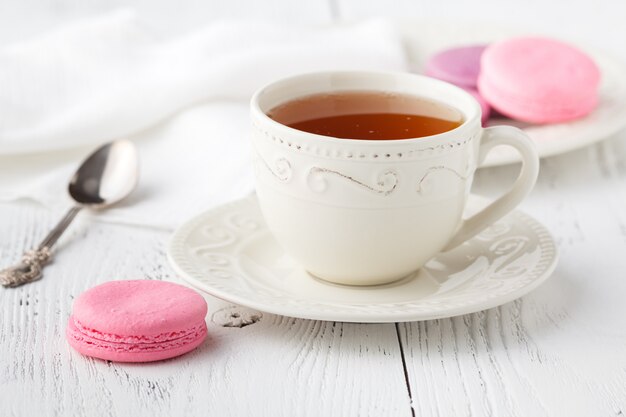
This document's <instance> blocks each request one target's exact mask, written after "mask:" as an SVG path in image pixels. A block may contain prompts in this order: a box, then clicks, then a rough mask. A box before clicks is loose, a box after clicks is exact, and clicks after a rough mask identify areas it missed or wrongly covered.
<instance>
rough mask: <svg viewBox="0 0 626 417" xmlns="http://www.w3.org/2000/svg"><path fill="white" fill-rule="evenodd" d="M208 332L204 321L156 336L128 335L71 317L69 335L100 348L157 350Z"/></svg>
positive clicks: (135, 350) (179, 344)
mask: <svg viewBox="0 0 626 417" xmlns="http://www.w3.org/2000/svg"><path fill="white" fill-rule="evenodd" d="M206 333H207V328H206V324H205V323H204V321H202V323H198V324H196V325H194V326H192V327H190V328H188V329H185V330H182V331H180V332H171V333H162V334H158V335H155V336H126V335H116V334H110V333H102V332H99V331H97V330H94V329H89V328H87V327H85V326H82V325H81V324H80V323H79V322H78V321H77V320H75V319H74V317H70V320H69V323H68V327H67V336H68V338H69V339H70V341H72V340H73V341H76V342H78V343H81V344H84V345H85V344H86V345H91V346H93V347H95V348H98V349H104V350H108V351H115V352H123V353H127V352H155V351H165V350H169V349H177V348H180V347H182V346H187V345H189V344H190V343H192V342H193V341H195V340H197V339H204V337H205V336H206Z"/></svg>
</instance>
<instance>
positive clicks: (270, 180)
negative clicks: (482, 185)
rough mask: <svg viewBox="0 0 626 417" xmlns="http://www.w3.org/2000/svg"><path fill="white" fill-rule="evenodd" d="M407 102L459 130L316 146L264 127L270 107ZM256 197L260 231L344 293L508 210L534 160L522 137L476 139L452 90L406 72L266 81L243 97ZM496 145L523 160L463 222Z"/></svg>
mask: <svg viewBox="0 0 626 417" xmlns="http://www.w3.org/2000/svg"><path fill="white" fill-rule="evenodd" d="M355 90H356V91H380V92H391V93H402V94H410V95H415V96H418V97H422V98H425V99H431V100H436V101H439V102H443V103H445V104H447V105H449V106H452V107H454V108H456V109H458V110H459V111H460V112H461V113H462V114H463V117H464V122H463V124H462V125H461V126H459V127H458V128H456V129H453V130H450V131H448V132H445V133H441V134H438V135H434V136H428V137H422V138H415V139H399V140H384V141H377V140H352V139H338V138H333V137H327V136H320V135H316V134H312V133H307V132H303V131H299V130H296V129H293V128H290V127H287V126H285V125H282V124H280V123H278V122H276V121H274V120H272V119H271V118H270V117H268V116H267V114H266V113H267V112H268V111H269V110H271V109H272V108H274V107H275V106H277V105H279V104H283V103H285V102H287V101H290V100H293V99H295V98H299V97H302V96H306V95H311V94H316V93H324V92H338V91H355ZM251 111H252V122H253V126H254V133H253V144H254V149H255V172H256V181H257V184H256V190H257V195H258V199H259V203H260V205H261V210H262V212H263V216H264V218H265V220H266V221H267V225H268V227H269V230H270V231H271V232H272V233H273V235H274V236H275V238H276V239H277V241H278V243H279V244H280V245H281V246H282V247H283V248H284V250H285V251H286V252H287V253H288V254H290V255H291V256H292V257H293V258H294V259H295V260H296V261H297V262H299V263H300V264H301V265H302V266H303V267H304V268H305V269H306V270H307V271H309V272H310V273H311V274H313V275H315V276H317V277H319V278H322V279H324V280H327V281H331V282H335V283H341V284H350V285H374V284H383V283H388V282H391V281H394V280H397V279H400V278H403V277H405V276H407V275H409V274H410V273H411V272H413V271H415V270H417V269H419V268H420V267H421V266H422V265H424V264H425V263H426V262H427V261H428V260H429V259H430V258H432V257H433V256H434V255H435V254H437V253H438V252H440V251H442V250H448V249H451V248H454V247H456V246H458V245H460V244H461V243H463V242H465V241H466V240H468V239H470V238H471V237H473V236H475V235H476V234H477V233H479V232H480V231H482V230H483V229H485V228H486V227H487V226H489V225H490V224H492V223H494V222H495V221H497V220H498V219H500V218H501V217H502V216H504V215H505V214H506V213H508V212H509V211H511V210H512V209H513V208H515V206H517V205H518V204H519V203H520V201H522V199H524V197H525V196H526V195H527V194H528V193H529V192H530V190H531V189H532V188H533V186H534V184H535V181H536V179H537V174H538V171H539V158H538V155H537V152H536V151H535V148H534V145H533V143H532V141H531V140H530V139H529V138H528V137H527V136H526V134H524V133H523V132H522V131H521V130H519V129H516V128H513V127H508V126H497V127H488V128H482V127H481V123H480V117H481V114H480V106H479V105H478V103H477V102H476V101H475V100H474V98H473V97H472V96H471V95H470V94H468V93H467V92H465V91H463V90H462V89H460V88H457V87H455V86H453V85H450V84H447V83H445V82H442V81H438V80H435V79H431V78H428V77H423V76H419V75H414V74H408V73H389V72H322V73H312V74H305V75H299V76H295V77H291V78H286V79H283V80H280V81H277V82H274V83H272V84H270V85H268V86H266V87H264V88H262V89H261V90H259V91H258V92H257V93H256V94H255V95H254V97H253V98H252V103H251ZM497 145H509V146H512V147H514V148H515V149H517V151H518V152H519V153H520V154H521V157H522V161H523V165H522V169H521V172H520V174H519V177H518V178H517V181H516V182H515V184H514V185H513V188H512V189H511V190H510V191H508V192H507V193H506V194H505V195H504V196H502V197H500V198H499V199H497V200H496V201H494V202H493V203H492V204H491V205H490V206H489V207H487V208H486V209H484V210H483V211H481V212H479V213H478V214H476V215H474V216H472V217H470V218H469V219H466V220H463V219H462V214H463V209H464V207H465V204H466V201H467V197H468V195H469V192H470V187H471V184H472V180H473V176H474V172H475V170H476V167H477V166H478V165H479V164H480V163H481V161H483V160H484V158H485V156H486V155H487V153H488V152H489V151H490V150H491V149H492V148H493V147H495V146H497Z"/></svg>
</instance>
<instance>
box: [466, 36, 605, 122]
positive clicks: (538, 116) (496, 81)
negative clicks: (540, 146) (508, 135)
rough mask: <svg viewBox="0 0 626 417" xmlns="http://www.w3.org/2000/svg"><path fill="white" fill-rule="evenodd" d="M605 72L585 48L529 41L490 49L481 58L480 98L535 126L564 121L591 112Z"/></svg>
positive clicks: (511, 41)
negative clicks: (587, 53) (601, 74)
mask: <svg viewBox="0 0 626 417" xmlns="http://www.w3.org/2000/svg"><path fill="white" fill-rule="evenodd" d="M599 83H600V71H599V69H598V67H597V65H596V64H595V63H594V61H593V60H592V59H591V58H590V57H589V56H588V55H586V54H585V53H584V52H582V51H580V50H579V49H577V48H575V47H573V46H571V45H568V44H566V43H564V42H560V41H557V40H554V39H548V38H540V37H523V38H513V39H508V40H504V41H501V42H497V43H494V44H492V45H490V46H489V47H488V48H487V49H486V50H485V52H484V53H483V54H482V58H481V71H480V75H479V77H478V90H479V92H480V94H481V95H482V96H483V97H484V98H485V99H486V100H487V101H488V102H489V104H491V106H492V107H493V108H494V109H496V110H497V111H498V112H500V113H502V114H503V115H505V116H508V117H511V118H513V119H517V120H522V121H525V122H530V123H558V122H564V121H567V120H573V119H577V118H580V117H583V116H585V115H586V114H588V113H590V112H591V111H592V110H593V109H594V108H595V107H596V105H597V103H598V86H599Z"/></svg>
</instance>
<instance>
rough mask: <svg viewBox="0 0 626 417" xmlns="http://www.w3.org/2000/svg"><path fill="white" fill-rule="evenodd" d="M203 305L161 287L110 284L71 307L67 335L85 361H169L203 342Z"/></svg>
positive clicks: (190, 294) (192, 295) (179, 290)
mask: <svg viewBox="0 0 626 417" xmlns="http://www.w3.org/2000/svg"><path fill="white" fill-rule="evenodd" d="M206 314H207V304H206V301H204V298H202V296H201V295H199V294H198V293H196V292H195V291H193V290H191V289H189V288H186V287H183V286H181V285H178V284H174V283H171V282H164V281H152V280H133V281H111V282H106V283H104V284H101V285H98V286H96V287H93V288H91V289H89V290H87V291H85V292H84V293H83V294H81V295H80V296H79V297H78V298H77V299H76V301H75V302H74V308H73V312H72V315H71V316H70V319H69V323H68V326H67V330H66V336H67V340H68V342H69V344H70V345H71V346H72V347H73V348H74V349H76V350H77V351H79V352H80V353H82V354H83V355H87V356H92V357H95V358H100V359H105V360H110V361H116V362H151V361H158V360H162V359H168V358H173V357H175V356H179V355H182V354H184V353H187V352H189V351H191V350H193V349H195V348H196V347H198V346H199V345H200V344H201V343H202V342H203V341H204V339H205V338H206V336H207V327H206V323H205V321H204V318H205V316H206Z"/></svg>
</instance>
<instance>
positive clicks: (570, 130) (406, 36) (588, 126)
mask: <svg viewBox="0 0 626 417" xmlns="http://www.w3.org/2000/svg"><path fill="white" fill-rule="evenodd" d="M396 27H397V28H398V30H399V31H400V32H401V33H402V37H403V40H404V44H405V49H406V51H407V54H408V57H409V65H410V67H411V69H412V70H413V71H415V72H417V73H421V72H422V70H423V68H424V64H425V63H426V61H427V60H428V58H429V57H430V56H432V55H433V54H434V53H436V52H438V51H441V50H442V49H445V48H448V47H452V46H460V45H470V44H480V43H490V42H493V41H494V40H498V39H503V38H507V37H510V36H519V35H521V36H524V35H528V34H529V32H528V30H524V29H516V28H510V27H506V26H500V25H497V24H469V23H466V24H462V23H460V22H449V21H440V20H438V21H436V22H428V21H413V20H411V21H399V22H397V25H396ZM579 47H580V48H581V49H583V50H585V52H587V53H588V54H589V55H590V56H592V57H593V59H594V60H595V62H596V64H597V65H598V67H599V68H600V72H601V74H602V81H601V84H600V91H599V102H598V106H597V107H596V108H595V109H594V111H593V112H592V113H591V114H589V115H588V116H586V117H583V118H581V119H578V120H574V121H571V122H568V123H555V124H546V125H530V124H524V123H519V122H515V121H513V120H510V119H492V120H490V121H489V123H488V124H489V125H498V124H510V125H514V126H517V127H519V128H521V129H523V130H524V131H525V132H526V133H527V134H528V136H530V138H531V139H533V141H534V142H535V144H536V146H537V152H538V153H539V156H540V157H541V158H545V157H548V156H552V155H558V154H562V153H565V152H569V151H572V150H575V149H579V148H582V147H585V146H588V145H591V144H593V143H595V142H598V141H600V140H603V139H607V138H609V137H611V136H612V135H614V134H615V133H617V132H619V131H620V130H622V129H624V128H626V117H624V114H625V113H626V77H624V74H626V66H625V65H624V64H623V63H622V62H620V61H618V60H616V59H613V58H612V57H610V56H608V55H606V54H604V53H603V52H602V51H599V50H597V49H594V48H586V47H584V46H579ZM517 161H519V155H518V154H517V153H516V152H515V151H514V150H513V149H511V148H509V147H497V148H495V149H494V150H493V151H492V152H490V153H489V155H488V156H487V159H486V160H485V162H484V163H483V165H482V166H495V165H504V164H509V163H512V162H517Z"/></svg>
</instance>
